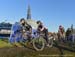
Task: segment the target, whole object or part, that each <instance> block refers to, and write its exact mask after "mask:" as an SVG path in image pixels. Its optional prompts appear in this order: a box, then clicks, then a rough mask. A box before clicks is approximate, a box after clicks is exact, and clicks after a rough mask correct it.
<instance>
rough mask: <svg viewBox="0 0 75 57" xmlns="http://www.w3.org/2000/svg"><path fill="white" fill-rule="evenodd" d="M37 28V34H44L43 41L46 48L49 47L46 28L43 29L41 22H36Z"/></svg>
mask: <svg viewBox="0 0 75 57" xmlns="http://www.w3.org/2000/svg"><path fill="white" fill-rule="evenodd" d="M37 24H38V27H37V31H38V33H39V34H40V33H44V34H45V40H46V42H47V46H49V43H48V42H49V41H48V29H47V28H46V27H44V25H43V23H42V22H41V21H37Z"/></svg>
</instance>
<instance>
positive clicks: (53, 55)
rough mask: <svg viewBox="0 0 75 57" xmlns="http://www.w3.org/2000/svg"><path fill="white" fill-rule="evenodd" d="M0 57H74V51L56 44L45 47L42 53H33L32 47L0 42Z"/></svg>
mask: <svg viewBox="0 0 75 57" xmlns="http://www.w3.org/2000/svg"><path fill="white" fill-rule="evenodd" d="M0 57H75V49H72V48H68V47H67V46H66V45H65V46H64V45H63V44H62V45H61V46H60V45H58V43H56V44H55V45H54V46H53V47H52V48H48V47H45V49H44V50H43V51H39V52H38V51H35V49H34V48H33V47H32V45H27V46H22V45H19V44H17V45H11V44H9V42H8V41H5V40H0Z"/></svg>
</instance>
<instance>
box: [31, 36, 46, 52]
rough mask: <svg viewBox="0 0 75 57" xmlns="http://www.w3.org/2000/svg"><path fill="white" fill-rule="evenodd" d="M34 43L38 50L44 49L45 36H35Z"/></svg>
mask: <svg viewBox="0 0 75 57" xmlns="http://www.w3.org/2000/svg"><path fill="white" fill-rule="evenodd" d="M32 44H33V47H34V49H35V50H36V51H42V50H43V49H44V47H45V40H44V38H43V37H39V38H35V39H34V40H33V42H32Z"/></svg>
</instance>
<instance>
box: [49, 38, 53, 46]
mask: <svg viewBox="0 0 75 57" xmlns="http://www.w3.org/2000/svg"><path fill="white" fill-rule="evenodd" d="M52 46H53V37H49V47H52Z"/></svg>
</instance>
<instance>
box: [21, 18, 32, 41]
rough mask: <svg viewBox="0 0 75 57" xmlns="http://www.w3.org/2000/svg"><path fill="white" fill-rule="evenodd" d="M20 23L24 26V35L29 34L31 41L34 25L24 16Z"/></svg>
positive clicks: (28, 37)
mask: <svg viewBox="0 0 75 57" xmlns="http://www.w3.org/2000/svg"><path fill="white" fill-rule="evenodd" d="M20 24H21V26H22V31H23V33H25V34H24V36H27V39H28V41H30V40H31V33H32V27H31V26H30V25H29V24H28V23H27V22H26V20H25V19H24V18H22V19H21V20H20ZM26 33H27V34H26Z"/></svg>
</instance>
